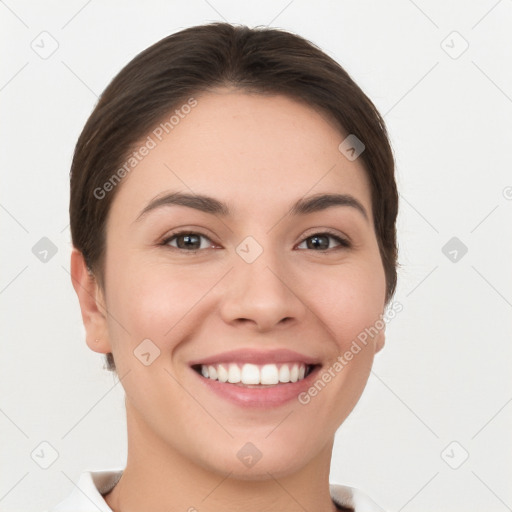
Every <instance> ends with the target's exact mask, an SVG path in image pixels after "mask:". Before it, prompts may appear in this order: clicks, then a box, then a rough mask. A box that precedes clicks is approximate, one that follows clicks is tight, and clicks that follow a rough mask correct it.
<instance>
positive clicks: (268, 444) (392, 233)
mask: <svg viewBox="0 0 512 512" xmlns="http://www.w3.org/2000/svg"><path fill="white" fill-rule="evenodd" d="M397 208H398V196H397V190H396V184H395V180H394V162H393V156H392V151H391V148H390V145H389V142H388V138H387V134H386V129H385V126H384V123H383V120H382V118H381V117H380V115H379V114H378V112H377V111H376V109H375V107H374V105H373V104H372V103H371V101H370V100H369V99H368V98H367V97H366V96H365V95H364V93H363V92H362V91H361V90H360V88H359V87H358V86H357V85H356V84H355V83H354V82H353V81H352V80H351V78H350V77H349V76H348V75H347V73H346V72H345V71H344V70H343V69H342V68H341V67H340V66H339V65H338V64H337V63H336V62H334V61H333V60H332V59H331V58H329V57H328V56H327V55H325V54H324V53H323V52H322V51H321V50H319V49H318V48H317V47H315V46H314V45H312V44H311V43H309V42H308V41H306V40H304V39H302V38H300V37H298V36H296V35H293V34H290V33H287V32H284V31H280V30H275V29H249V28H247V27H243V26H241V27H235V26H232V25H229V24H226V23H215V24H210V25H204V26H197V27H192V28H188V29H186V30H182V31H181V32H178V33H176V34H173V35H171V36H169V37H167V38H165V39H163V40H161V41H160V42H158V43H156V44H155V45H153V46H152V47H150V48H148V49H146V50H145V51H144V52H142V53H141V54H139V55H138V56H137V57H135V58H134V59H133V60H132V61H131V62H130V63H129V64H128V65H127V66H126V67H125V68H124V69H123V70H122V71H121V72H120V73H119V74H118V75H117V76H116V77H115V78H114V80H113V81H112V82H111V84H110V85H109V86H108V87H107V89H106V90H105V91H104V93H103V95H102V96H101V99H100V101H99V103H98V105H97V106H96V108H95V110H94V112H93V113H92V114H91V116H90V118H89V120H88V121H87V123H86V126H85V128H84V130H83V132H82V134H81V136H80V138H79V140H78V143H77V146H76V150H75V154H74V159H73V164H72V169H71V200H70V216H71V232H72V241H73V246H74V248H73V252H72V256H71V274H72V282H73V286H74V288H75V291H76V293H77V295H78V299H79V302H80V307H81V311H82V318H83V322H84V326H85V329H86V337H87V340H86V341H87V344H88V346H89V347H90V348H91V349H92V350H94V351H96V352H100V353H104V354H106V358H107V364H108V368H109V369H110V370H112V371H115V372H117V374H118V376H119V378H120V379H121V382H122V385H123V388H124V390H125V393H126V398H125V403H126V414H127V425H128V459H127V464H126V468H124V470H106V471H99V472H89V471H86V472H84V473H83V474H82V476H81V479H80V482H79V483H78V486H79V487H80V488H81V491H79V490H75V491H74V492H73V494H72V495H70V496H69V497H68V498H67V499H66V500H65V501H63V502H62V503H61V504H59V505H58V506H57V507H55V508H54V509H52V510H54V511H71V510H73V511H75V512H76V511H78V510H83V511H85V510H98V509H99V510H106V511H114V512H127V511H133V510H151V511H154V512H157V511H164V510H165V511H170V510H180V511H182V510H183V511H185V510H188V511H194V510H199V511H201V512H202V511H217V510H223V511H231V510H244V511H260V510H268V511H270V510H275V511H292V510H308V511H326V512H327V511H334V510H356V511H362V510H363V509H364V510H365V511H367V510H381V509H380V508H379V507H378V506H377V505H376V504H375V503H374V502H372V501H371V500H370V498H368V497H367V496H366V495H365V494H364V493H363V492H362V491H359V490H357V489H354V488H350V487H347V486H342V485H339V484H330V483H329V469H330V459H331V453H332V448H333V441H334V435H335V432H336V430H337V429H338V427H339V426H340V425H341V424H342V423H343V421H344V420H345V419H346V418H347V416H348V415H349V413H350V412H351V411H352V409H353V407H354V406H355V404H356V403H357V401H358V399H359V397H360V396H361V393H362V391H363V389H364V387H365V384H366V382H367V379H368V376H369V373H370V370H371V367H372V362H373V358H374V355H375V353H376V352H378V351H379V350H380V349H381V348H382V347H383V345H384V328H385V322H384V320H385V308H386V306H388V305H389V303H390V299H391V298H392V296H393V293H394V290H395V285H396V264H397V263H396V260H397V247H396V230H395V221H396V215H397ZM91 503H94V506H92V505H91Z"/></svg>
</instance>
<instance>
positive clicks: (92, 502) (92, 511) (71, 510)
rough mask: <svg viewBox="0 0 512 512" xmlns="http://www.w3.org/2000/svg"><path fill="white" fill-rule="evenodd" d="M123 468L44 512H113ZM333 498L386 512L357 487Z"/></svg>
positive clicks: (337, 489)
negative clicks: (111, 500) (109, 498)
mask: <svg viewBox="0 0 512 512" xmlns="http://www.w3.org/2000/svg"><path fill="white" fill-rule="evenodd" d="M122 472H123V469H117V468H116V469H111V470H103V471H84V472H83V473H82V474H81V475H80V479H79V481H78V484H77V486H76V487H73V490H72V491H71V494H70V495H69V496H68V497H67V498H66V499H65V500H63V501H61V502H60V503H59V504H58V505H55V506H54V507H52V508H50V509H48V510H45V512H99V511H101V512H112V509H111V508H110V507H109V506H108V505H107V503H106V501H105V500H104V499H103V496H102V495H104V494H107V493H108V492H109V491H111V490H112V489H113V487H114V486H115V485H116V483H117V482H118V481H119V479H120V478H121V474H122ZM330 491H331V498H332V500H333V502H334V503H335V504H336V505H339V506H344V507H352V508H353V509H354V511H355V512H385V511H384V510H383V509H382V508H380V507H379V506H378V505H377V504H376V503H375V502H374V501H372V500H371V499H370V498H369V497H368V496H366V494H364V493H363V492H362V491H360V490H359V489H357V488H355V487H348V486H345V485H339V484H331V485H330Z"/></svg>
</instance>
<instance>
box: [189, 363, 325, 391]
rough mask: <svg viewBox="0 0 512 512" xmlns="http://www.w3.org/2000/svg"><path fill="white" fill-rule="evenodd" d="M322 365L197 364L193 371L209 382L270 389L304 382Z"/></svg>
mask: <svg viewBox="0 0 512 512" xmlns="http://www.w3.org/2000/svg"><path fill="white" fill-rule="evenodd" d="M317 367H320V365H315V364H305V363H303V362H290V363H278V364H274V363H268V364H262V365H258V364H252V363H245V364H240V363H220V364H208V365H206V364H195V365H192V369H193V370H194V371H196V372H197V373H198V374H199V375H201V376H202V377H204V378H205V379H209V380H216V381H219V382H222V383H226V384H233V385H238V386H244V387H260V388H263V387H268V386H276V385H280V384H290V383H294V382H299V381H301V380H304V379H305V378H306V377H307V376H308V375H310V374H311V372H313V371H314V370H315V369H316V368H317Z"/></svg>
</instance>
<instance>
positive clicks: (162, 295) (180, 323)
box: [108, 259, 222, 353]
mask: <svg viewBox="0 0 512 512" xmlns="http://www.w3.org/2000/svg"><path fill="white" fill-rule="evenodd" d="M217 273H218V272H217ZM213 274H215V275H213ZM219 275H222V273H220V274H219ZM218 279H219V278H218V276H217V275H216V273H215V271H212V270H211V269H210V270H208V272H204V271H200V269H199V267H195V268H194V267H193V266H189V267H187V268H185V266H182V267H179V266H178V265H162V264H161V263H160V264H154V263H151V262H148V261H139V260H136V259H134V260H133V261H132V262H126V264H125V265H123V266H118V267H117V268H116V269H112V271H111V282H112V283H113V286H112V287H111V290H110V294H109V297H108V299H109V309H110V310H111V312H112V317H115V320H111V321H110V327H111V329H112V331H111V332H112V333H113V334H114V337H115V338H116V339H117V340H123V341H122V343H123V345H122V347H119V348H120V349H121V352H125V351H126V350H127V348H128V347H129V348H130V349H131V351H133V350H134V349H135V348H136V346H138V345H139V344H140V343H141V342H142V340H144V339H150V340H151V341H152V342H154V343H155V344H156V345H157V347H159V348H160V350H161V351H162V352H164V351H165V352H166V353H172V349H173V348H174V346H175V345H177V344H178V343H179V342H180V340H181V339H182V337H183V336H186V335H187V334H190V328H191V318H194V317H195V316H196V315H197V314H198V311H201V312H202V313H203V314H204V311H203V309H204V303H203V302H202V300H201V299H202V298H203V297H204V296H205V294H206V293H207V292H208V290H209V289H210V288H211V287H212V285H213V284H214V283H215V282H217V281H218ZM114 283H115V284H114ZM185 328H187V334H186V333H185V331H184V329H185ZM113 342H114V343H115V342H116V340H113Z"/></svg>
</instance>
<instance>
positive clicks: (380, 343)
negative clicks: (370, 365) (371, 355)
mask: <svg viewBox="0 0 512 512" xmlns="http://www.w3.org/2000/svg"><path fill="white" fill-rule="evenodd" d="M385 342H386V337H385V335H384V332H381V333H380V334H379V336H378V338H377V339H376V340H375V353H377V352H380V351H381V350H382V349H383V348H384V345H385Z"/></svg>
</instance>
